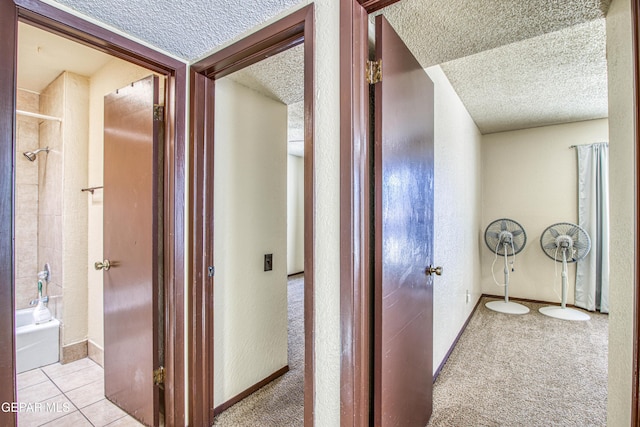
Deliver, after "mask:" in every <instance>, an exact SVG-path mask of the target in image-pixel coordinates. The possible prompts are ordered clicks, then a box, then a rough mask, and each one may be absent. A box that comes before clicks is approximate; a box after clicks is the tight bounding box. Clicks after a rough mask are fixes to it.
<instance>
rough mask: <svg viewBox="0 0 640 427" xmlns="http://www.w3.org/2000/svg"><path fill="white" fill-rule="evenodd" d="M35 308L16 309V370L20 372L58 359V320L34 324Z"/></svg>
mask: <svg viewBox="0 0 640 427" xmlns="http://www.w3.org/2000/svg"><path fill="white" fill-rule="evenodd" d="M34 310H35V309H33V308H27V309H23V310H17V311H16V316H15V319H16V372H17V373H21V372H25V371H29V370H31V369H35V368H39V367H41V366H45V365H50V364H51V363H56V362H57V361H58V346H59V343H60V321H58V320H57V319H51V320H50V321H48V322H45V323H41V324H38V325H36V324H35V322H34V318H33V312H34Z"/></svg>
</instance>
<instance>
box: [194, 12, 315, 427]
mask: <svg viewBox="0 0 640 427" xmlns="http://www.w3.org/2000/svg"><path fill="white" fill-rule="evenodd" d="M313 35H314V31H313V5H309V6H306V7H304V8H302V9H300V10H299V11H297V12H294V13H293V14H291V15H289V16H287V17H285V18H283V19H281V20H280V21H278V22H276V23H274V24H272V25H270V26H268V27H266V28H264V29H262V30H259V31H258V32H256V33H254V34H252V35H250V36H248V37H247V38H245V39H243V40H241V41H239V42H237V43H235V44H234V45H231V46H229V47H228V48H225V49H223V50H222V51H220V52H218V53H216V54H214V55H212V56H211V57H209V58H205V59H203V60H202V61H200V62H198V63H196V64H194V65H193V66H192V67H191V69H192V82H193V84H192V86H191V87H192V106H191V111H192V115H191V117H192V121H193V122H192V129H193V142H192V156H191V157H192V159H193V165H192V168H191V171H192V174H193V176H192V185H191V189H192V199H191V211H192V212H193V214H194V216H193V229H194V233H193V236H194V240H193V241H192V254H191V255H192V256H191V259H193V260H194V267H193V274H194V280H193V281H192V287H191V289H190V293H191V298H190V302H191V306H190V309H189V310H190V313H192V317H191V326H190V329H192V330H193V331H194V336H195V337H196V339H195V340H194V341H193V342H192V344H191V346H190V351H189V354H190V369H189V372H190V383H191V387H192V389H191V392H190V395H191V396H193V399H192V400H191V410H190V412H189V413H190V414H191V419H190V423H191V424H194V425H196V424H198V425H199V424H212V423H213V422H214V415H215V414H217V413H218V409H217V408H219V409H224V408H225V407H226V406H223V407H219V406H217V405H220V404H224V402H225V401H224V399H225V398H229V397H231V398H233V394H230V396H224V395H223V396H222V397H221V396H217V395H216V393H218V392H219V387H222V386H223V385H224V384H231V382H226V379H227V378H229V371H226V372H222V371H219V369H222V368H223V367H222V366H216V361H220V360H221V359H219V357H220V355H221V354H222V352H223V351H224V342H220V339H221V338H222V339H223V340H224V339H227V338H226V336H227V335H226V334H227V333H228V331H230V330H231V328H232V327H234V323H227V324H224V321H225V320H223V325H221V326H222V327H223V328H224V329H223V330H219V329H218V326H219V325H218V324H217V322H218V320H216V321H215V322H214V320H213V319H214V316H215V318H216V319H218V315H219V314H218V313H217V312H216V311H221V308H220V307H218V302H217V301H216V300H215V299H214V295H215V297H216V298H218V296H219V295H218V291H219V289H218V287H217V283H218V282H217V280H218V277H221V280H223V279H224V276H218V274H221V275H224V274H242V271H228V270H227V271H225V272H224V273H220V269H219V268H220V267H219V264H218V263H219V260H224V257H225V256H226V254H225V253H222V254H220V253H219V252H218V251H220V250H222V249H221V247H222V246H226V247H227V248H229V247H232V244H233V240H231V241H230V240H229V239H228V238H227V239H225V238H224V233H225V232H224V230H220V231H219V227H218V226H219V224H220V223H218V221H219V218H218V216H217V215H218V210H219V209H222V208H224V206H222V204H221V203H218V197H225V192H231V191H233V188H234V185H236V184H237V185H238V186H239V187H240V186H242V185H243V183H242V181H243V180H246V179H248V178H250V176H251V174H252V173H253V172H256V173H257V172H258V171H259V170H260V169H261V168H266V169H270V171H271V173H272V174H273V172H275V171H276V170H277V169H279V171H277V172H278V173H277V174H275V175H274V176H277V177H278V178H277V179H278V180H279V184H278V185H277V188H276V186H275V185H271V187H267V188H265V189H262V190H261V191H262V192H265V191H266V192H268V193H269V192H273V195H274V198H276V199H280V200H281V202H280V203H276V205H277V206H278V209H279V210H280V211H281V212H280V214H275V217H278V216H279V219H277V220H276V221H275V222H274V223H273V224H271V225H269V224H266V225H268V228H266V229H265V230H259V231H258V230H256V231H255V232H254V233H253V234H254V235H259V234H261V233H263V232H265V231H266V232H268V231H269V230H268V229H269V228H271V229H280V230H281V231H279V232H278V233H277V235H278V239H277V240H279V241H280V243H277V245H276V244H272V245H262V244H257V245H254V246H256V247H255V248H252V249H251V252H256V253H255V254H254V255H252V256H251V259H248V258H247V264H246V266H243V267H242V270H246V271H247V272H249V269H250V268H252V269H256V271H255V273H256V274H258V275H259V277H261V278H266V277H272V278H273V277H274V275H275V274H277V275H279V278H278V280H279V285H278V289H277V290H276V289H275V288H274V289H272V291H273V292H272V295H268V296H266V297H265V298H266V299H267V300H273V299H274V298H276V300H275V301H273V302H274V303H276V304H277V305H278V306H280V307H281V309H280V313H279V315H278V319H279V320H278V322H279V323H278V325H282V326H278V331H277V332H276V333H277V334H278V336H279V338H278V340H280V341H281V342H283V343H284V342H286V341H287V336H286V335H287V332H286V323H289V324H290V326H293V325H294V324H299V322H287V319H286V311H287V308H286V305H287V304H286V303H287V293H289V294H290V296H291V297H292V299H295V298H294V296H295V294H296V293H295V292H293V291H291V292H288V291H287V284H286V278H287V272H288V268H287V258H288V255H287V231H286V229H287V220H285V219H286V218H287V205H286V199H287V192H286V187H287V169H295V168H296V166H293V164H294V163H295V164H297V166H301V165H300V163H302V164H303V168H302V169H303V171H301V173H298V174H294V173H292V174H290V177H291V178H293V176H294V175H302V176H303V179H302V182H300V180H299V179H298V180H296V183H297V184H298V185H302V187H303V195H302V199H303V203H302V204H303V212H302V215H301V216H302V221H300V218H299V215H294V214H293V213H292V215H291V216H290V217H289V218H290V219H291V221H289V222H290V224H291V225H294V221H293V219H294V218H298V220H297V221H295V223H297V226H295V227H294V228H295V229H296V230H298V231H297V234H298V235H300V234H302V235H303V242H302V246H303V250H302V254H303V255H301V256H302V263H303V267H302V271H304V280H303V281H298V280H293V281H292V282H297V283H298V286H300V287H302V285H303V286H304V290H303V292H301V293H302V294H303V295H301V297H302V298H301V299H302V301H301V304H302V306H303V307H304V310H303V312H304V314H303V317H304V321H303V325H302V328H303V330H304V340H303V341H304V343H303V344H302V343H298V342H296V340H293V339H292V340H291V341H289V342H290V345H291V347H292V348H293V347H298V348H300V350H302V349H303V354H304V356H303V359H304V363H303V367H302V372H301V373H302V376H303V378H304V381H303V387H302V390H303V393H302V397H303V399H300V400H301V401H303V402H304V405H303V406H304V408H303V409H302V408H300V412H301V413H302V414H303V417H302V418H301V419H300V420H299V421H298V423H300V422H304V424H305V425H311V424H312V423H313V401H314V397H313V395H314V393H313V373H314V366H313V343H314V326H313V318H314V315H313V307H314V304H313V295H314V291H313V289H314V288H313V279H314V273H313V272H314V256H313V255H314V242H315V239H314V208H313V206H314V162H313V151H314V150H313V132H314V128H313V111H314V108H313V93H314V92H313V90H314V84H313V82H314V78H313V73H314V71H313V70H314V66H313V63H314V61H313V55H314V53H313V51H314V37H313ZM298 46H299V47H298ZM296 52H298V55H300V54H302V57H300V56H298V59H296V60H295V62H296V64H297V65H295V66H294V68H295V67H300V66H303V69H302V70H301V71H300V72H298V73H295V72H294V73H290V72H287V71H285V72H284V73H283V74H284V75H289V76H290V77H295V78H300V77H301V76H302V80H303V85H299V84H296V85H291V87H290V88H289V89H292V88H293V87H297V88H299V89H301V91H302V93H303V97H300V96H299V95H297V99H294V98H295V97H294V98H292V101H291V102H292V104H295V103H298V104H300V105H301V106H302V111H303V112H302V114H300V113H298V114H297V117H298V120H297V121H298V122H299V123H301V126H300V127H299V129H298V132H299V135H300V136H298V137H292V138H289V139H290V140H291V141H292V143H294V141H295V144H302V146H303V151H304V157H303V159H302V160H300V159H298V160H296V159H293V160H292V161H291V162H289V164H287V163H288V162H287V149H286V144H287V136H286V133H287V123H286V122H287V116H290V117H294V116H295V115H294V114H288V112H287V110H288V109H290V108H293V107H290V108H287V107H286V105H285V104H283V103H282V102H281V101H278V102H277V103H279V104H280V105H279V106H278V107H277V108H276V109H277V110H280V113H279V117H280V118H279V119H277V120H278V121H279V122H280V123H281V124H280V125H278V126H276V127H273V126H269V127H263V128H262V130H261V132H263V133H264V138H260V139H264V142H266V141H268V140H269V138H272V137H273V135H270V133H271V132H273V129H276V128H277V129H279V130H278V132H279V133H280V134H281V136H280V137H278V138H277V141H278V143H277V144H278V145H279V146H280V149H276V146H273V145H267V144H264V145H265V146H263V147H260V150H266V151H262V152H261V151H260V150H258V149H256V148H255V146H254V147H253V148H252V149H251V150H250V152H248V151H247V150H245V151H243V157H245V159H243V160H247V159H248V158H249V157H252V156H256V154H258V153H261V154H260V155H261V156H262V158H263V160H264V161H263V162H261V163H263V165H261V166H258V164H256V167H255V168H254V171H250V170H244V171H239V172H241V173H237V172H236V175H230V176H236V177H237V182H228V181H225V179H228V177H225V175H224V174H220V173H219V171H218V170H217V168H220V169H224V167H225V166H223V165H220V166H218V161H219V159H218V158H217V156H218V150H221V151H220V158H221V159H222V156H224V155H225V151H227V150H234V149H237V147H232V146H231V145H230V144H229V143H227V144H224V141H225V139H224V138H229V137H230V136H231V135H226V136H225V132H230V133H233V132H234V131H233V129H234V126H239V124H238V121H237V118H234V119H232V120H230V121H229V120H227V121H226V122H225V123H219V122H218V120H219V119H221V118H222V117H225V115H226V114H229V113H234V114H240V117H241V116H242V115H243V114H249V113H251V111H250V109H251V107H250V104H247V106H249V107H248V109H247V111H243V107H242V105H241V104H239V105H238V106H235V107H234V106H233V104H227V106H226V107H225V105H224V103H220V101H221V100H222V99H224V93H225V91H237V90H238V89H239V88H241V87H242V86H241V85H238V84H237V83H235V82H234V81H233V80H232V79H233V75H232V73H235V72H238V71H240V74H238V75H236V77H235V78H236V79H246V78H248V80H246V81H245V84H246V85H248V86H252V85H255V83H256V81H255V76H253V77H251V76H249V77H248V76H247V72H249V74H250V70H251V67H250V66H253V65H255V66H257V67H261V66H263V65H262V64H267V65H268V63H269V62H265V63H261V62H260V61H261V60H262V59H264V58H270V60H274V61H281V60H282V59H281V58H284V59H286V58H288V57H295V54H296ZM271 57H273V58H271ZM279 58H280V59H279ZM283 62H284V61H283ZM247 67H249V68H247ZM243 71H244V72H245V75H244V77H243V76H242V73H243ZM271 73H273V70H272V71H271ZM276 74H277V73H276ZM227 77H229V79H228V80H225V79H226V78H227ZM248 81H253V83H248ZM273 81H277V79H276V80H273ZM260 86H264V84H263V83H261V84H260ZM285 86H286V83H285ZM283 89H284V88H283ZM246 90H248V89H246V88H245V89H240V92H244V91H246ZM270 90H272V89H270ZM250 92H251V91H250ZM252 92H254V93H257V92H256V91H255V90H254V91H252ZM272 93H274V92H272ZM272 96H273V95H272ZM231 98H233V97H231ZM262 98H264V97H262ZM237 99H238V98H237V97H236V100H237ZM294 100H295V101H296V102H293V101H294ZM263 101H264V99H263ZM221 104H222V105H221ZM227 107H228V108H227ZM227 110H229V111H227ZM266 110H267V109H266V108H265V111H266ZM298 111H300V108H298ZM256 117H257V116H256ZM260 120H264V119H260ZM274 120H275V119H274ZM258 121H259V120H257V119H256V120H255V122H256V123H257V122H258ZM254 124H255V123H253V122H252V121H246V122H245V123H244V126H246V127H251V126H253V125H254ZM243 130H246V129H243ZM237 135H240V134H237ZM237 135H236V136H237ZM254 138H255V136H254ZM219 140H220V141H221V142H220V143H219V142H218V141H219ZM254 143H255V142H254ZM214 146H215V153H214ZM253 151H255V152H253ZM273 156H276V157H277V158H278V159H279V160H278V162H279V164H280V166H279V167H277V168H274V167H273V166H274V165H276V163H274V162H273ZM260 160H261V159H255V161H256V162H258V163H260ZM268 164H271V167H270V168H269V167H268ZM298 169H299V168H298ZM219 180H222V182H218V181H219ZM270 182H273V178H272V177H270V178H266V181H265V182H264V183H258V184H260V185H263V184H267V185H269V183H270ZM255 184H256V182H255V180H254V182H253V184H252V185H255ZM249 187H250V186H249ZM254 191H255V190H254ZM247 194H248V195H250V196H251V194H250V193H247ZM252 198H254V199H255V200H262V202H261V203H262V205H260V206H254V207H253V208H252V209H248V210H246V212H242V210H240V211H238V214H239V215H240V217H244V216H246V215H249V216H251V215H253V219H252V221H254V222H255V223H256V224H258V225H259V224H260V223H261V222H262V221H263V220H265V219H266V217H274V215H273V213H267V212H265V214H266V215H265V218H260V210H259V209H261V208H262V207H265V208H266V207H267V205H268V204H269V203H271V202H272V201H271V200H270V199H269V197H268V194H267V197H266V198H265V195H264V194H255V195H253V196H252ZM263 205H264V206H263ZM220 221H221V222H222V223H224V218H220ZM276 224H278V225H277V226H276ZM263 228H264V227H263ZM300 228H302V229H303V230H304V231H303V232H302V233H300ZM219 232H220V234H221V235H222V236H219V235H218V233H219ZM234 234H235V235H236V236H239V235H240V234H239V233H238V231H235V232H234ZM293 240H294V241H296V240H298V241H299V239H293ZM294 245H296V244H295V243H292V244H291V245H289V246H290V247H291V248H293V247H294ZM269 246H271V247H272V248H274V249H273V252H272V251H271V249H270V248H269ZM278 248H279V249H278ZM245 252H246V255H247V257H249V255H251V253H249V252H247V251H245ZM278 253H279V255H278ZM292 257H293V258H295V256H292ZM299 258H300V255H298V260H299ZM238 260H242V257H240V258H238ZM223 262H224V261H223ZM236 262H237V261H236ZM223 268H225V267H224V265H223ZM276 268H277V269H278V272H276ZM291 268H292V269H293V270H296V269H299V268H300V267H299V266H298V267H295V264H293V263H292V264H291ZM298 271H300V270H298ZM298 271H295V272H296V273H297V272H298ZM224 286H225V283H224V282H223V283H221V288H220V290H221V291H223V292H228V289H227V290H225V288H224ZM295 287H296V286H292V287H291V289H293V288H295ZM265 290H266V291H269V290H268V288H267V289H263V290H256V292H264V291H265ZM300 290H302V289H301V288H300ZM278 295H280V297H279V298H278ZM227 296H228V295H224V297H223V298H226V297H227ZM211 301H214V303H213V304H212V303H211ZM266 306H268V305H265V304H263V305H262V307H260V309H264V307H266ZM204 307H207V309H206V310H204ZM248 308H249V309H252V307H248ZM226 320H228V318H227V319H226ZM239 324H240V323H239V322H236V323H235V325H239ZM214 325H215V332H214ZM270 332H272V331H270ZM249 334H250V332H249ZM246 338H247V336H245V337H237V338H236V339H246ZM257 338H258V339H254V344H255V343H259V342H260V339H264V337H263V338H260V337H257ZM249 342H251V341H249ZM227 344H228V342H227ZM294 344H295V345H294ZM221 347H222V348H221ZM277 348H278V350H277V351H276V352H278V353H279V355H278V356H276V357H277V358H279V360H280V361H279V362H277V363H274V362H273V361H271V362H269V363H272V364H273V366H272V367H271V368H270V369H271V372H272V376H267V377H266V378H265V375H268V373H267V371H265V372H264V373H263V374H261V375H257V376H256V377H255V378H254V379H253V382H254V384H256V381H259V380H260V379H261V378H263V382H258V383H257V384H256V386H262V385H264V384H266V383H268V382H271V381H272V380H273V379H274V378H276V377H277V376H279V375H281V374H282V373H284V372H286V369H287V367H286V366H283V364H285V363H286V362H287V355H286V347H285V346H282V345H281V346H279V347H277ZM231 357H234V355H233V354H231ZM227 360H231V359H230V358H228V359H227ZM293 360H294V358H293V357H292V358H291V359H289V362H292V361H293ZM260 363H264V360H263V361H261V362H260ZM278 366H279V367H278ZM274 370H275V372H274ZM214 372H215V373H214ZM218 375H220V376H222V378H218ZM260 376H262V377H261V378H258V377H260ZM246 387H249V388H246ZM298 387H300V383H299V381H298ZM244 390H245V391H246V392H247V394H248V392H251V391H252V390H253V389H252V388H251V383H250V382H249V384H248V385H246V386H245V388H244ZM242 391H243V389H242V388H240V389H238V390H237V391H236V393H240V394H236V397H237V398H238V399H241V398H243V397H244V396H245V395H244V394H242ZM221 393H224V391H221ZM300 397H301V396H300V394H298V398H300ZM219 399H220V400H219ZM227 402H229V403H234V399H232V400H231V401H227ZM296 405H298V404H296ZM224 415H225V414H224V413H222V415H221V418H220V419H221V420H222V419H223V418H224Z"/></svg>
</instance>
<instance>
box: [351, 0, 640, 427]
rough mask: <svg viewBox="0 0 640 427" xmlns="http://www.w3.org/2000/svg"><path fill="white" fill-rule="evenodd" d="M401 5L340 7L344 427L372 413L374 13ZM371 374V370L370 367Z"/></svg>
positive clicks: (636, 17) (637, 16)
mask: <svg viewBox="0 0 640 427" xmlns="http://www.w3.org/2000/svg"><path fill="white" fill-rule="evenodd" d="M398 1H399V0H344V1H341V2H340V93H341V94H342V97H341V102H340V155H341V160H340V162H341V163H340V176H341V182H340V206H341V215H340V241H341V247H340V332H341V345H342V358H341V383H340V408H341V413H340V425H341V426H342V427H346V426H353V427H356V426H359V427H360V426H361V427H365V426H367V425H369V420H370V414H371V402H370V396H367V393H366V392H365V390H371V380H370V376H369V375H370V370H369V371H367V370H366V368H365V367H370V366H371V357H370V356H371V339H370V321H371V320H370V316H371V313H370V306H369V303H368V302H369V301H370V297H371V280H370V278H371V272H370V266H371V264H370V263H371V258H370V257H371V247H370V242H369V240H368V235H369V227H368V226H367V225H368V223H369V218H370V210H369V194H368V187H369V181H368V176H367V173H368V170H367V166H366V165H367V164H368V161H369V157H370V150H369V148H370V147H369V140H368V138H369V136H368V132H369V106H368V103H369V98H368V89H365V88H367V87H368V86H367V84H366V81H365V75H364V71H363V70H364V61H366V60H367V59H368V49H367V44H366V35H367V25H368V22H367V21H368V14H369V13H372V12H375V11H376V10H379V9H382V8H384V7H386V6H389V5H391V4H393V3H396V2H398ZM630 1H631V21H632V37H633V54H632V59H633V63H634V98H635V103H634V105H635V107H634V108H635V111H634V117H635V152H636V158H635V164H636V165H640V130H639V129H638V126H639V125H640V63H639V61H640V24H639V22H640V0H630ZM635 195H636V197H635V200H636V205H635V212H636V220H635V224H636V229H637V228H638V226H639V225H640V174H639V173H637V172H636V176H635ZM635 240H636V243H635V254H634V280H633V286H634V308H633V310H634V314H633V335H632V343H633V370H632V373H633V379H632V382H633V387H632V390H630V392H631V396H632V402H631V403H632V404H631V426H632V427H634V426H638V425H640V274H638V266H639V265H640V239H638V238H636V239H635ZM369 369H370V368H369Z"/></svg>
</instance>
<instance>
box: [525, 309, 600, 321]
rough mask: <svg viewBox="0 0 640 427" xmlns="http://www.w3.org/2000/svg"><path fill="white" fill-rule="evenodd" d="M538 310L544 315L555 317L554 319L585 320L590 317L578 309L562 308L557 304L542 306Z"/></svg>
mask: <svg viewBox="0 0 640 427" xmlns="http://www.w3.org/2000/svg"><path fill="white" fill-rule="evenodd" d="M538 311H539V312H540V313H542V314H544V315H545V316H549V317H555V318H556V319H562V320H577V321H585V320H589V319H591V316H589V315H588V314H587V313H584V312H582V311H580V310H574V309H573V308H562V307H559V306H557V305H549V306H547V307H542V308H540V309H539V310H538Z"/></svg>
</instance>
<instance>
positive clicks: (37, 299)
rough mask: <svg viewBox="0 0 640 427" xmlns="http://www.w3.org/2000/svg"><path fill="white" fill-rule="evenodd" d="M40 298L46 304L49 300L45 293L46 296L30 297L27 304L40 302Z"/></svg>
mask: <svg viewBox="0 0 640 427" xmlns="http://www.w3.org/2000/svg"><path fill="white" fill-rule="evenodd" d="M40 300H42V302H43V303H45V304H46V303H48V302H49V296H48V295H47V296H46V297H42V298H36V299H32V300H31V301H29V305H36V304H38V303H39V302H40Z"/></svg>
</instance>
